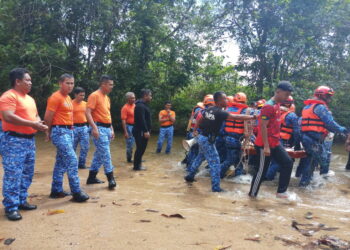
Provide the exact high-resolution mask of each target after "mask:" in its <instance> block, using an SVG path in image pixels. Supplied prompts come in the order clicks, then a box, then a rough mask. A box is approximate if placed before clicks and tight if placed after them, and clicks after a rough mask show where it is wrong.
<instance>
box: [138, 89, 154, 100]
mask: <svg viewBox="0 0 350 250" xmlns="http://www.w3.org/2000/svg"><path fill="white" fill-rule="evenodd" d="M150 94H152V91H151V90H150V89H141V98H144V97H145V96H148V95H150Z"/></svg>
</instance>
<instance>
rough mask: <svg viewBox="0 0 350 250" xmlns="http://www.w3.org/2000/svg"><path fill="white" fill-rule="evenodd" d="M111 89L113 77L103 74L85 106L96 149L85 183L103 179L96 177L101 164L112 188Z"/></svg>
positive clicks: (113, 184) (113, 182) (112, 134)
mask: <svg viewBox="0 0 350 250" xmlns="http://www.w3.org/2000/svg"><path fill="white" fill-rule="evenodd" d="M112 89H113V79H112V78H111V77H110V76H107V75H103V76H102V77H101V79H100V87H99V89H98V90H96V91H95V92H93V93H92V94H91V95H90V96H89V98H88V103H87V108H86V118H87V120H88V122H89V124H90V126H91V128H92V136H93V137H94V138H93V141H94V144H95V147H96V151H95V153H94V157H93V159H92V164H91V167H90V172H89V177H88V179H87V181H86V184H98V183H103V181H101V180H99V179H97V178H96V176H97V173H98V170H99V169H100V167H101V166H102V165H103V166H104V168H105V174H106V176H107V180H108V188H109V189H114V188H115V187H116V185H117V183H116V181H115V179H114V176H113V168H114V167H113V165H112V159H111V150H110V142H111V140H113V139H114V130H113V126H112V117H111V111H110V109H111V102H110V100H109V97H108V94H109V93H111V91H112Z"/></svg>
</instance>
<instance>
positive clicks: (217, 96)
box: [214, 91, 226, 102]
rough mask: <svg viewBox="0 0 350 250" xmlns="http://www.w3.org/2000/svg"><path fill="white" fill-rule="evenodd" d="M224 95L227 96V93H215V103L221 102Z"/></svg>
mask: <svg viewBox="0 0 350 250" xmlns="http://www.w3.org/2000/svg"><path fill="white" fill-rule="evenodd" d="M223 95H226V94H225V92H223V91H218V92H215V94H214V102H217V101H219V99H220V98H221V97H222V96H223Z"/></svg>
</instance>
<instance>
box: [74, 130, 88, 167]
mask: <svg viewBox="0 0 350 250" xmlns="http://www.w3.org/2000/svg"><path fill="white" fill-rule="evenodd" d="M73 134H74V144H73V148H74V151H76V150H77V147H78V144H80V155H79V161H78V166H82V167H83V166H85V164H86V157H87V154H88V152H89V147H90V129H89V127H88V126H87V125H86V126H82V127H74V130H73Z"/></svg>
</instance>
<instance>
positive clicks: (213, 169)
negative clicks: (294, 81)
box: [187, 135, 221, 192]
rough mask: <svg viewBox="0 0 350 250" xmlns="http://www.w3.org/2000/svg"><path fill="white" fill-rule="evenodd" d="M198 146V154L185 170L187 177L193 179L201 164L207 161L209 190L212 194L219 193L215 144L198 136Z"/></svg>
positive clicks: (218, 162) (217, 159) (206, 138)
mask: <svg viewBox="0 0 350 250" xmlns="http://www.w3.org/2000/svg"><path fill="white" fill-rule="evenodd" d="M198 145H199V153H198V155H197V157H196V158H195V160H194V161H193V163H192V164H191V166H190V167H189V168H188V170H187V171H188V177H190V178H194V176H195V175H196V173H197V170H198V168H199V167H200V165H201V164H202V162H203V161H204V160H207V162H208V165H209V168H210V175H211V189H212V191H213V192H217V191H220V190H221V188H220V159H219V154H218V151H217V150H216V147H215V144H214V143H210V142H209V138H208V137H206V136H203V135H199V136H198Z"/></svg>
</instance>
